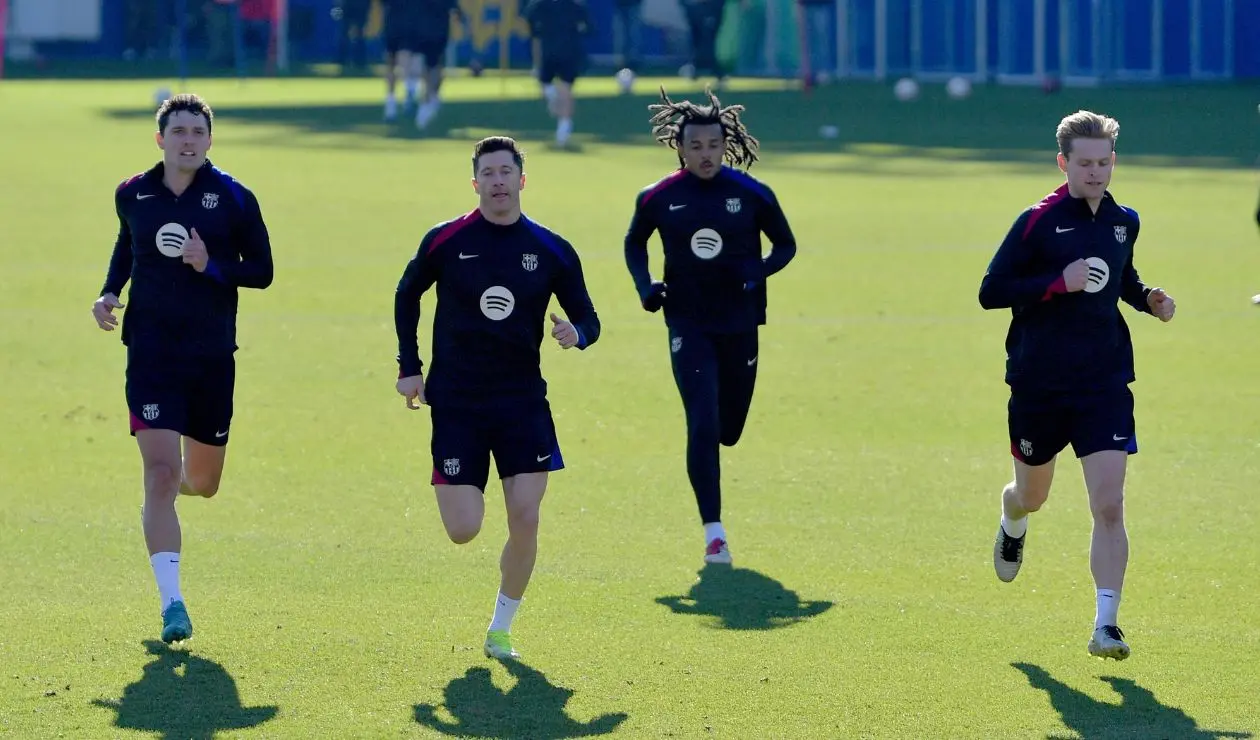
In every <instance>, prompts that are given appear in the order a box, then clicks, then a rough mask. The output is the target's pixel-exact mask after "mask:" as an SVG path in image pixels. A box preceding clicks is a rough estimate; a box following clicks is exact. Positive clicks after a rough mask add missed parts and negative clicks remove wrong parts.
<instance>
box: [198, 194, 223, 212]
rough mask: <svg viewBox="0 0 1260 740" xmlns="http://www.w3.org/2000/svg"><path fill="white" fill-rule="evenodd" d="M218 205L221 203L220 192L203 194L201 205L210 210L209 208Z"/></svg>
mask: <svg viewBox="0 0 1260 740" xmlns="http://www.w3.org/2000/svg"><path fill="white" fill-rule="evenodd" d="M218 205H219V194H218V193H206V194H205V195H203V196H201V207H202V208H205V209H206V210H209V209H211V208H217V207H218Z"/></svg>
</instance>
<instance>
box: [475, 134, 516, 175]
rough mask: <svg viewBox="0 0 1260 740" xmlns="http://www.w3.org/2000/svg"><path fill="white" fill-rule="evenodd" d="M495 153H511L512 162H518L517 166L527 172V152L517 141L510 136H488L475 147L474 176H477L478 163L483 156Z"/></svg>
mask: <svg viewBox="0 0 1260 740" xmlns="http://www.w3.org/2000/svg"><path fill="white" fill-rule="evenodd" d="M495 152H511V153H512V161H513V162H516V166H517V167H519V168H520V169H521V172H524V171H525V152H523V151H521V148H520V147H519V146H518V145H517V143H516V139H513V138H512V137H510V136H487V137H486V138H484V139H482V140H481V141H479V142H477V143H476V144H474V145H473V155H472V167H473V176H474V177H475V176H476V175H477V162H478V161H479V160H480V159H481V157H482V156H483V155H486V154H493V153H495Z"/></svg>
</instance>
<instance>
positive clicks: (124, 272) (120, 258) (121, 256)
mask: <svg viewBox="0 0 1260 740" xmlns="http://www.w3.org/2000/svg"><path fill="white" fill-rule="evenodd" d="M130 279H131V242H130V241H124V240H123V238H122V237H119V239H118V241H117V242H116V243H115V244H114V253H113V254H112V255H110V257H109V270H108V271H107V272H106V273H105V284H104V285H103V286H102V287H101V295H105V294H106V293H113V294H114V295H116V296H118V295H122V291H123V288H125V287H126V286H127V281H128V280H130Z"/></svg>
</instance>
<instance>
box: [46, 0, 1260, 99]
mask: <svg viewBox="0 0 1260 740" xmlns="http://www.w3.org/2000/svg"><path fill="white" fill-rule="evenodd" d="M179 1H180V0H155V2H159V3H165V4H167V7H166V8H165V10H166V11H167V12H169V13H171V15H170V16H169V17H171V18H173V16H174V11H173V10H172V9H173V8H174V7H175V6H176V4H177V3H178V2H179ZM182 1H183V2H185V3H186V7H187V10H188V13H189V14H190V15H195V16H200V13H201V5H202V2H203V0H182ZM587 1H588V3H589V4H590V8H591V15H592V19H593V22H594V25H595V29H594V34H593V35H592V37H591V38H590V39H589V40H588V43H587V50H588V51H589V52H590V53H592V54H603V55H606V54H611V53H612V46H613V43H612V14H613V0H587ZM523 2H524V0H462V6H463V7H464V10H465V12H466V13H468V15H469V16H470V17H471V18H472V19H473V29H472V37H471V38H464V37H463V34H462V33H460V32H459V31H456V32H455V33H454V34H453V37H452V38H453V41H454V43H455V50H456V58H457V59H458V60H459V63H461V64H462V63H466V62H467V61H468V60H469V59H471V58H472V57H473V55H474V54H476V55H478V56H480V57H481V58H482V59H483V61H484V62H485V63H486V64H487V66H490V67H494V66H497V65H498V62H499V22H500V19H501V18H505V19H506V20H507V22H508V24H509V29H510V30H509V34H508V39H509V40H508V47H509V61H510V65H511V66H513V67H518V68H519V67H528V66H529V65H530V62H531V58H530V44H529V40H528V32H527V30H526V28H525V25H524V22H523V21H521V20H520V19H519V11H520V9H521V7H522V6H523ZM732 2H738V0H732ZM842 2H843V0H842ZM881 2H883V3H884V8H885V21H886V28H887V36H886V53H887V56H886V65H887V72H888V73H889V74H905V73H914V72H915V71H916V68H915V65H914V62H915V55H916V52H915V44H914V39H913V36H914V29H915V28H916V24H915V22H914V21H913V18H912V14H913V9H914V8H915V7H916V6H918V7H920V8H921V12H922V14H923V15H922V19H921V22H920V23H918V24H917V27H918V28H920V29H921V31H920V33H919V43H918V51H917V61H918V68H917V71H925V72H938V73H947V72H956V73H971V72H974V71H975V64H976V53H975V49H976V43H977V42H979V43H983V44H985V49H986V52H987V59H988V70H987V71H988V72H989V73H999V72H1000V73H1006V74H1013V75H1031V74H1033V73H1034V71H1035V59H1034V53H1033V49H1034V45H1033V43H1032V38H1033V31H1032V29H1033V27H1034V17H1033V12H1034V11H1033V9H1034V7H1035V4H1034V3H1033V2H1032V1H1031V0H983V2H984V11H985V15H986V21H987V23H986V28H985V33H984V38H982V39H978V38H977V29H976V25H977V24H976V12H977V8H976V6H977V1H976V0H847V3H848V7H849V11H850V12H849V39H848V42H849V48H850V54H849V63H850V65H851V68H852V69H853V70H855V71H859V72H861V71H869V70H873V69H875V67H876V61H877V60H876V59H875V54H876V44H875V38H874V28H875V15H876V8H877V6H878V5H879V4H880V3H881ZM1157 2H1162V6H1161V7H1162V9H1163V22H1162V33H1161V34H1160V54H1159V56H1158V59H1159V67H1160V70H1159V75H1158V78H1159V79H1168V80H1178V79H1186V78H1188V77H1190V75H1191V66H1192V53H1191V49H1192V42H1191V39H1190V37H1189V35H1188V34H1187V31H1186V29H1188V28H1189V27H1190V25H1191V8H1192V7H1193V0H1046V2H1045V8H1046V17H1045V19H1044V20H1045V33H1046V37H1045V48H1046V55H1045V69H1046V71H1047V72H1048V73H1050V74H1062V75H1071V74H1092V73H1097V72H1100V71H1101V73H1102V76H1103V77H1124V76H1133V75H1134V74H1135V73H1136V74H1138V75H1140V74H1141V72H1142V71H1143V70H1151V66H1152V65H1151V52H1152V48H1153V47H1152V40H1151V33H1150V30H1151V28H1152V24H1153V19H1154V12H1153V9H1154V7H1155V4H1156V3H1157ZM101 4H102V11H103V12H102V34H101V38H100V39H99V40H98V41H96V42H91V43H73V44H71V43H41V44H39V49H40V51H41V53H44V54H46V55H50V56H69V55H73V56H80V57H82V56H90V57H116V56H119V55H121V54H122V52H123V48H124V32H125V18H126V4H127V0H101ZM289 4H290V40H291V43H290V50H291V58H292V60H293V61H295V62H297V63H304V62H321V61H331V60H333V59H335V58H336V52H337V39H338V22H337V21H336V20H335V18H334V16H333V13H332V10H333V6H334V4H335V0H289ZM1063 4H1067V7H1069V8H1070V9H1073V10H1077V9H1079V10H1081V11H1082V12H1072V13H1070V14H1069V16H1070V17H1069V20H1068V23H1067V25H1066V26H1064V27H1062V28H1061V27H1060V20H1061V15H1060V10H1061V5H1063ZM1095 5H1097V6H1098V7H1099V8H1100V9H1101V15H1102V20H1101V23H1098V24H1097V27H1095V25H1096V24H1095V18H1094V17H1092V14H1091V13H1090V12H1089V10H1088V9H1089V8H1090V7H1092V6H1095ZM1197 5H1198V7H1199V8H1200V15H1199V28H1198V31H1197V34H1198V39H1197V47H1198V50H1199V51H1198V58H1199V71H1201V72H1204V73H1207V74H1213V73H1216V74H1226V73H1230V74H1231V75H1232V76H1233V77H1235V78H1254V77H1260V2H1257V1H1255V0H1233V2H1232V3H1231V2H1229V1H1228V0H1198V3H1197ZM1227 12H1230V13H1231V15H1230V21H1231V22H1232V33H1231V34H1230V36H1229V40H1230V43H1227V42H1226V38H1225V37H1224V36H1223V35H1222V33H1221V29H1222V28H1224V27H1225V24H1224V22H1223V21H1224V19H1225V14H1226V13H1227ZM191 20H192V22H193V25H194V33H193V34H192V37H191V38H192V39H193V44H192V46H193V49H194V53H196V51H197V44H198V42H197V39H198V37H197V35H196V33H195V27H196V23H197V20H198V19H197V18H195V17H194V18H192V19H191ZM1061 33H1064V34H1066V37H1067V43H1068V45H1069V47H1070V49H1071V55H1072V61H1073V65H1071V66H1070V67H1068V68H1065V67H1064V64H1063V60H1062V59H1060V56H1061V55H1060V34H1061ZM1095 33H1097V34H1099V38H1100V39H1101V44H1100V47H1101V48H1100V50H1099V51H1100V52H1101V53H1096V50H1095V45H1094V43H1093V41H1092V38H1093V34H1095ZM667 46H668V44H667V43H666V35H665V33H664V32H663V31H662V30H661V29H656V28H645V29H644V33H643V49H642V53H643V54H645V55H647V56H654V55H659V54H662V53H664V52H665V51H666V49H667ZM371 47H372V51H373V53H376V52H379V51H380V44H379V41H378V40H373V41H372V43H371ZM1096 56H1097V57H1098V58H1095V57H1096Z"/></svg>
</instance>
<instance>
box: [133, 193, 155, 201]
mask: <svg viewBox="0 0 1260 740" xmlns="http://www.w3.org/2000/svg"><path fill="white" fill-rule="evenodd" d="M154 197H157V195H156V194H155V193H149V194H148V195H145V194H144V193H136V200H144V199H145V198H154Z"/></svg>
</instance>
